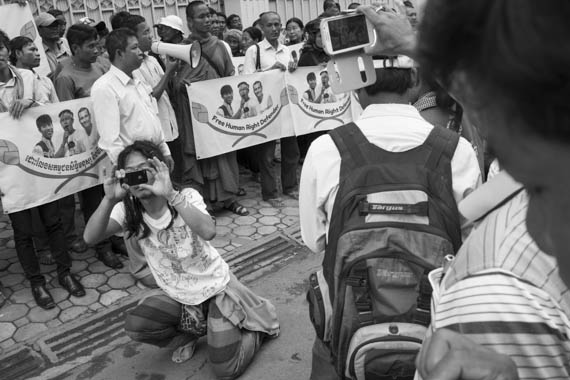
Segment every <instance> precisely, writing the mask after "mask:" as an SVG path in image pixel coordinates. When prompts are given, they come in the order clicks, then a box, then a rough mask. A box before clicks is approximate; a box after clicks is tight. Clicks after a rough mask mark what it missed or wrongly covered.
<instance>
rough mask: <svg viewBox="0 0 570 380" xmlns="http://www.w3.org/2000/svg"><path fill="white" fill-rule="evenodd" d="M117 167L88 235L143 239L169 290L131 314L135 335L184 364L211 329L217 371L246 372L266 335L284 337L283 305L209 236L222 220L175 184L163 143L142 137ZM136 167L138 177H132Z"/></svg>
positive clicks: (226, 374) (91, 238)
mask: <svg viewBox="0 0 570 380" xmlns="http://www.w3.org/2000/svg"><path fill="white" fill-rule="evenodd" d="M116 169H117V170H115V171H114V172H113V173H110V174H111V175H110V176H108V177H106V178H105V182H104V187H105V198H104V199H103V201H102V202H101V204H100V205H99V207H98V209H97V210H96V212H95V213H94V214H93V216H92V217H91V219H90V220H89V222H88V223H87V226H86V227H85V234H84V238H85V241H87V242H89V243H95V242H96V241H98V240H101V239H104V238H105V237H107V236H111V235H113V234H115V233H117V232H120V231H124V232H125V233H126V234H127V236H128V237H136V239H138V242H139V245H140V247H141V249H142V252H143V253H144V256H145V258H146V260H147V262H148V265H149V267H150V270H151V272H152V275H153V277H154V279H155V280H156V283H157V284H158V286H159V287H160V289H161V290H163V293H161V294H159V295H153V296H150V297H147V298H145V299H144V300H143V301H142V302H141V303H139V304H138V305H137V306H136V307H135V308H134V309H133V310H132V311H131V312H129V314H128V315H127V318H126V321H125V330H126V332H127V335H129V336H130V337H131V338H132V339H133V340H136V341H139V342H144V343H149V344H153V345H156V346H158V347H167V348H170V349H173V350H174V351H173V354H172V360H173V361H174V362H176V363H181V362H184V361H186V360H188V359H190V358H191V357H192V355H193V354H194V350H195V349H196V343H197V340H198V338H199V337H200V336H203V335H207V340H208V356H209V361H210V363H211V365H212V367H213V370H214V373H215V374H216V375H217V376H218V377H220V378H232V379H233V378H236V377H238V376H239V375H240V374H241V373H243V371H245V369H246V368H247V366H248V365H249V364H250V363H251V361H252V360H253V358H254V356H255V354H256V352H257V351H258V350H259V348H260V347H261V344H262V342H263V340H264V339H266V338H276V337H277V336H278V335H279V322H278V320H277V315H276V312H275V307H274V306H273V305H272V304H271V303H270V302H269V301H268V300H266V299H264V298H261V297H259V296H257V295H256V294H254V293H253V292H252V291H251V290H249V289H248V288H246V287H245V286H244V285H243V284H241V283H240V282H239V281H238V280H237V278H236V277H235V276H234V275H233V274H232V273H231V272H230V269H229V266H228V264H227V263H226V262H225V261H224V259H223V258H222V257H221V256H220V254H219V253H218V251H217V250H216V249H215V248H214V247H213V246H212V244H211V243H210V242H209V241H210V240H212V239H213V238H214V236H215V235H216V226H215V223H214V219H213V218H212V217H211V216H210V215H209V214H208V212H207V211H206V204H205V203H204V200H203V198H202V197H201V196H200V193H199V192H198V191H196V190H194V189H192V188H185V189H183V190H181V191H179V190H178V189H177V188H175V187H174V186H173V184H172V182H171V180H170V173H169V170H168V167H167V165H166V164H165V162H164V156H163V154H162V152H161V150H160V149H159V148H158V146H157V145H156V144H153V143H151V142H148V141H135V142H134V143H133V144H132V145H129V146H127V147H126V148H125V149H124V150H123V151H122V152H121V153H120V154H119V156H118V158H117V167H116ZM140 171H144V172H146V175H139V174H138V172H140ZM131 173H132V174H134V175H133V176H132V177H134V178H135V179H138V180H137V181H136V182H130V181H131V180H132V178H130V177H131V175H130V174H131ZM127 177H129V182H128V183H131V185H132V186H129V185H128V184H127V183H125V181H124V180H125V179H126V178H127ZM145 181H146V183H139V182H145ZM236 316H240V317H237V318H236ZM206 331H207V334H206Z"/></svg>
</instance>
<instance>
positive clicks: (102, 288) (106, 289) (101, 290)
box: [97, 284, 111, 293]
mask: <svg viewBox="0 0 570 380" xmlns="http://www.w3.org/2000/svg"><path fill="white" fill-rule="evenodd" d="M97 290H98V291H99V293H104V292H108V291H109V290H111V287H110V286H109V285H107V284H105V285H101V286H100V287H98V288H97Z"/></svg>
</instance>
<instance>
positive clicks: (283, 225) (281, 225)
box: [275, 223, 287, 230]
mask: <svg viewBox="0 0 570 380" xmlns="http://www.w3.org/2000/svg"><path fill="white" fill-rule="evenodd" d="M275 227H277V228H279V229H280V230H283V229H285V228H287V225H286V224H283V223H279V224H276V225H275Z"/></svg>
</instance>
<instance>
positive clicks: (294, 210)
mask: <svg viewBox="0 0 570 380" xmlns="http://www.w3.org/2000/svg"><path fill="white" fill-rule="evenodd" d="M281 213H283V215H287V216H297V215H299V207H284V208H283V209H282V210H281Z"/></svg>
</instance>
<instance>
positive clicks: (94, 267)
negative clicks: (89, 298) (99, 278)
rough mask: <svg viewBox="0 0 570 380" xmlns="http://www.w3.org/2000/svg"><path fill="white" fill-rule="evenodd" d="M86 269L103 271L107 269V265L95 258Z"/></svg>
mask: <svg viewBox="0 0 570 380" xmlns="http://www.w3.org/2000/svg"><path fill="white" fill-rule="evenodd" d="M87 270H88V271H89V272H91V273H105V272H107V271H108V270H109V267H108V266H106V265H105V264H103V263H102V262H101V261H99V260H97V261H96V262H94V263H91V264H89V267H88V268H87Z"/></svg>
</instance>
